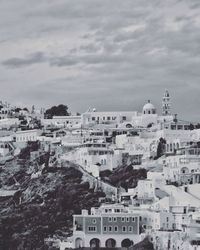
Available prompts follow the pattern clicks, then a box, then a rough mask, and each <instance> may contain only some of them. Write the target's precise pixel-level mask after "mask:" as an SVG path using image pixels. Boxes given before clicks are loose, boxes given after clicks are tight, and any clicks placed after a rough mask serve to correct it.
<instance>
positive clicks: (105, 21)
mask: <svg viewBox="0 0 200 250" xmlns="http://www.w3.org/2000/svg"><path fill="white" fill-rule="evenodd" d="M0 13H1V15H0V86H1V91H0V99H1V100H3V101H8V102H10V103H11V104H14V105H21V106H23V105H24V106H28V107H29V106H31V105H32V104H35V106H36V107H38V108H39V107H51V106H52V105H57V104H60V103H62V104H66V105H68V107H69V110H71V111H73V112H75V111H77V112H84V111H86V110H87V109H88V108H89V107H91V108H93V107H95V108H96V109H97V110H99V111H100V110H101V111H104V110H106V111H107V110H120V111H123V110H138V111H141V110H142V107H143V105H144V103H146V102H147V100H148V99H150V100H151V102H152V103H153V104H154V105H155V106H156V108H157V110H158V112H161V101H162V96H163V93H164V91H165V89H168V90H169V92H170V95H171V101H172V113H177V114H178V116H179V118H182V119H183V120H192V121H200V1H199V0H164V1H162V0H151V1H150V0H123V1H122V0H56V1H55V0H34V1H31V0H15V1H13V0H0Z"/></svg>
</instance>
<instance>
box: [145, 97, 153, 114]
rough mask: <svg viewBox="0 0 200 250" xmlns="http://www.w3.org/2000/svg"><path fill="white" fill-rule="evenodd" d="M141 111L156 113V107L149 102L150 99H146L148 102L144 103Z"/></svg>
mask: <svg viewBox="0 0 200 250" xmlns="http://www.w3.org/2000/svg"><path fill="white" fill-rule="evenodd" d="M142 113H143V114H156V108H155V107H154V105H153V104H152V103H151V102H150V100H149V101H148V103H146V104H145V105H144V107H143V109H142Z"/></svg>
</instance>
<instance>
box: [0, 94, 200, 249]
mask: <svg viewBox="0 0 200 250" xmlns="http://www.w3.org/2000/svg"><path fill="white" fill-rule="evenodd" d="M9 108H10V106H8V105H7V106H6V107H5V110H4V109H1V112H3V111H4V114H2V115H1V117H2V118H1V119H0V128H1V131H0V133H1V132H2V135H1V134H0V156H1V157H3V156H6V155H8V151H9V152H12V154H14V152H15V153H16V149H17V148H21V147H23V146H24V145H25V144H26V143H27V142H28V141H40V142H45V143H47V144H49V145H51V146H52V145H59V147H60V148H62V149H63V150H62V152H61V153H60V151H59V154H57V157H59V158H60V160H61V161H69V162H72V163H74V164H76V165H79V166H80V167H81V168H82V169H83V170H84V171H85V172H86V173H88V174H89V175H91V176H92V177H94V178H96V179H97V180H100V178H101V177H100V176H101V172H103V171H105V170H107V171H113V170H114V169H115V168H118V167H120V166H123V165H124V164H125V163H126V165H131V166H132V167H133V168H134V169H140V168H145V169H146V170H147V178H146V179H145V180H139V181H138V185H137V187H136V188H132V189H127V190H124V191H123V192H119V193H118V194H117V195H116V194H115V195H114V196H113V197H112V203H102V205H101V206H100V207H98V208H91V209H90V211H87V210H82V213H81V214H75V215H74V216H73V235H72V236H71V237H69V238H68V239H67V240H66V241H60V242H59V245H60V249H61V250H64V249H68V248H82V247H85V248H93V247H95V248H121V247H125V248H130V247H131V246H133V245H135V244H136V243H138V242H140V241H142V240H143V239H144V238H146V237H148V238H149V240H150V241H151V242H152V243H153V245H154V248H155V249H170V250H175V249H179V250H190V249H191V250H197V249H200V129H199V125H198V124H197V125H192V124H191V123H190V122H187V121H181V120H179V119H178V118H177V115H173V114H172V113H171V102H170V95H169V92H168V91H167V90H166V91H165V92H164V95H163V98H162V114H161V115H159V114H158V113H157V110H156V108H155V106H154V105H153V104H152V103H151V101H148V102H147V103H146V104H145V105H144V107H143V108H142V111H141V112H137V111H126V112H123V111H118V112H116V111H114V112H111V111H110V112H98V111H97V110H96V109H95V108H93V109H91V108H89V109H88V111H87V112H85V113H83V114H80V115H74V116H73V115H71V116H54V117H53V118H52V119H45V118H44V115H43V113H42V112H38V113H37V112H35V111H34V110H32V112H28V111H26V110H23V114H20V116H22V115H23V116H25V117H27V119H26V121H27V124H28V125H29V128H28V129H26V130H24V129H22V128H23V126H22V127H21V129H20V119H19V118H20V117H19V115H18V116H17V115H16V114H15V116H13V114H11V111H10V109H9ZM5 112H7V113H6V114H5ZM21 112H22V111H21ZM36 119H37V120H39V121H40V122H39V124H40V127H39V128H37V126H36V124H38V123H36V122H35V121H36ZM1 121H4V123H1ZM5 124H6V126H5ZM27 124H26V125H27ZM22 125H23V124H22ZM5 127H6V129H5ZM11 127H13V128H15V129H10V128H11ZM1 157H0V158H1Z"/></svg>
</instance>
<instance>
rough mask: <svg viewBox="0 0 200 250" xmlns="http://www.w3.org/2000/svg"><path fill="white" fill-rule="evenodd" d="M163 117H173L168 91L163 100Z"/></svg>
mask: <svg viewBox="0 0 200 250" xmlns="http://www.w3.org/2000/svg"><path fill="white" fill-rule="evenodd" d="M162 115H164V116H166V115H171V102H170V96H169V91H168V90H167V89H166V90H165V93H164V95H163V98H162Z"/></svg>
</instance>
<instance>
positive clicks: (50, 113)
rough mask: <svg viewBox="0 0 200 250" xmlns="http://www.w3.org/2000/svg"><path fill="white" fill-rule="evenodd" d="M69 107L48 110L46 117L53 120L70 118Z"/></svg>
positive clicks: (61, 106)
mask: <svg viewBox="0 0 200 250" xmlns="http://www.w3.org/2000/svg"><path fill="white" fill-rule="evenodd" d="M68 115H69V113H68V107H67V106H66V105H63V104H60V105H58V106H53V107H51V108H50V109H47V110H46V112H45V117H46V118H49V119H51V118H52V117H53V116H68Z"/></svg>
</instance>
